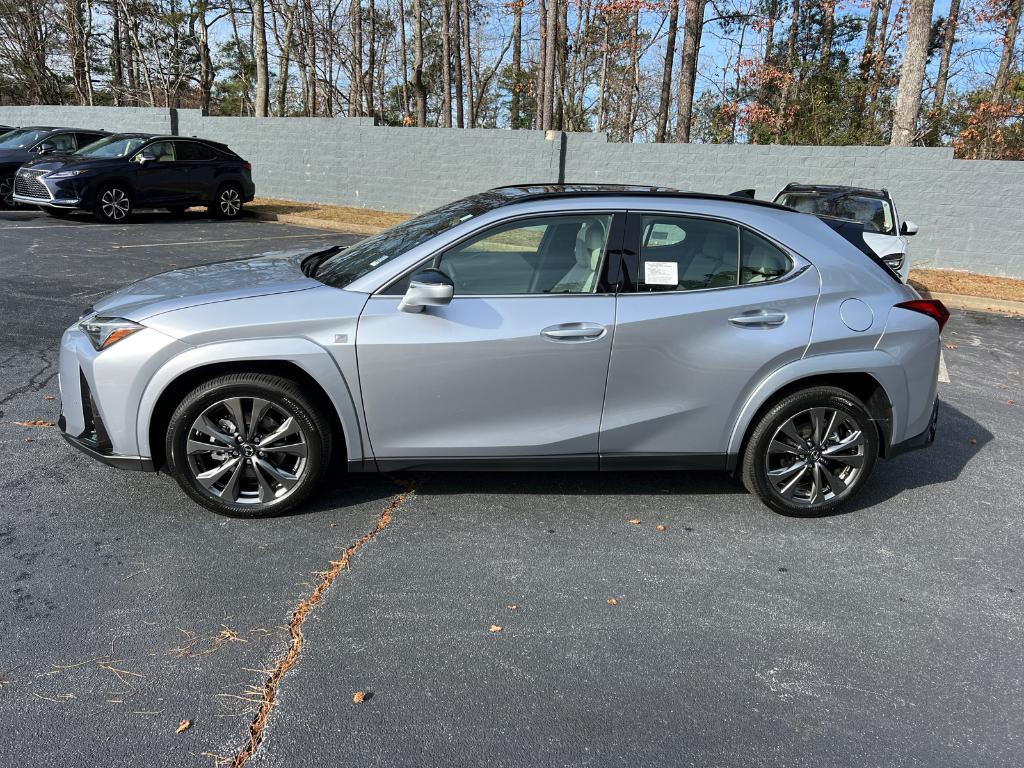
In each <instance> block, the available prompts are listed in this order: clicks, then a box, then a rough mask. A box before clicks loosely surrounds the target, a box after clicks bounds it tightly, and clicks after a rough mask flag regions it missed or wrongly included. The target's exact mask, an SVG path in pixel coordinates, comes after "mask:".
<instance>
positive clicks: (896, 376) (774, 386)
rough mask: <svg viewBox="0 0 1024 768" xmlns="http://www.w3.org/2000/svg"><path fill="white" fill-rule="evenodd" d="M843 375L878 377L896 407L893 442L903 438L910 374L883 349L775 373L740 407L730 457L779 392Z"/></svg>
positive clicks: (799, 363) (821, 358)
mask: <svg viewBox="0 0 1024 768" xmlns="http://www.w3.org/2000/svg"><path fill="white" fill-rule="evenodd" d="M843 373H867V374H869V375H871V376H873V377H874V378H875V380H876V381H877V382H878V383H879V384H880V385H881V386H882V389H884V390H885V394H886V396H887V397H888V398H889V402H890V403H891V404H892V435H893V439H894V440H895V439H896V437H897V436H898V435H902V434H903V429H904V425H903V419H904V414H905V413H906V412H907V403H908V399H909V396H908V387H907V376H906V373H905V371H904V370H903V367H902V366H901V365H900V363H899V361H897V360H896V358H894V357H893V356H892V355H890V354H888V353H887V352H884V351H882V350H880V349H871V350H863V351H857V352H838V353H830V354H826V355H812V356H810V357H804V358H801V359H800V360H795V361H793V362H792V363H788V364H787V365H784V366H782V367H781V368H777V369H776V370H774V371H773V372H772V373H770V374H769V375H768V376H767V377H765V378H764V380H762V381H761V383H760V384H759V385H758V386H757V387H756V388H755V389H754V391H753V392H752V393H751V394H750V396H749V397H748V398H747V400H746V401H745V402H743V404H742V405H740V407H739V409H738V410H737V412H736V414H735V416H734V418H733V421H732V423H733V427H732V433H731V436H730V438H729V456H730V457H735V456H738V455H739V452H740V449H741V448H742V447H743V438H744V437H745V436H746V434H747V431H748V430H749V428H750V426H751V421H752V420H753V418H754V415H755V414H756V413H757V412H758V410H759V409H760V408H761V406H763V405H764V404H765V403H766V402H768V401H769V400H770V399H771V398H772V397H773V396H774V395H775V393H776V392H779V391H780V390H782V389H783V388H784V387H786V386H788V385H790V384H792V383H794V382H796V381H800V380H801V379H807V378H811V377H814V376H823V375H835V374H843Z"/></svg>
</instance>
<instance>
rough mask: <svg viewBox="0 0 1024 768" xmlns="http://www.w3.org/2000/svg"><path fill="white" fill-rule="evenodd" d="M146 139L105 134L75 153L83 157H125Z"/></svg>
mask: <svg viewBox="0 0 1024 768" xmlns="http://www.w3.org/2000/svg"><path fill="white" fill-rule="evenodd" d="M147 141H148V139H146V138H144V137H142V136H107V137H106V138H103V139H100V140H99V141H94V142H93V143H92V144H87V145H86V146H84V147H82V148H81V149H80V150H78V151H77V152H75V154H76V155H81V156H83V157H127V156H128V155H130V154H131V153H132V152H134V151H135V150H136V149H138V148H139V147H141V146H142V145H143V144H145V143H146V142H147Z"/></svg>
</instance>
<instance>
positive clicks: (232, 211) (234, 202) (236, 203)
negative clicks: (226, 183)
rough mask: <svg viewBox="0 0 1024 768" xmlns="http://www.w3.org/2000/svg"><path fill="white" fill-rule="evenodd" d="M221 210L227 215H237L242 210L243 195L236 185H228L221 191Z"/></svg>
mask: <svg viewBox="0 0 1024 768" xmlns="http://www.w3.org/2000/svg"><path fill="white" fill-rule="evenodd" d="M219 205H220V212H221V213H222V214H224V215H225V216H235V215H237V214H238V212H239V211H240V210H242V196H241V195H240V194H238V190H237V189H235V188H234V187H227V188H226V189H225V190H224V191H222V192H221V193H220V200H219Z"/></svg>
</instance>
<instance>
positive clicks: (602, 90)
mask: <svg viewBox="0 0 1024 768" xmlns="http://www.w3.org/2000/svg"><path fill="white" fill-rule="evenodd" d="M602 16H603V19H602V21H603V24H604V38H603V39H602V42H601V77H600V81H599V84H598V96H597V130H598V132H599V133H603V132H604V131H605V130H606V122H607V119H608V59H609V56H610V53H609V50H608V48H609V45H608V37H609V26H610V20H609V18H608V12H607V11H604V12H602Z"/></svg>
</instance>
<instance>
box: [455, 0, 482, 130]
mask: <svg viewBox="0 0 1024 768" xmlns="http://www.w3.org/2000/svg"><path fill="white" fill-rule="evenodd" d="M455 2H456V3H457V2H459V0H455ZM471 22H472V16H471V14H470V6H469V0H462V51H463V55H464V56H465V58H466V64H465V66H464V68H463V72H465V75H466V113H467V117H468V121H467V125H469V127H470V128H476V117H477V115H476V110H477V106H478V104H477V99H476V98H474V90H473V45H472V42H473V36H472V35H471V34H470V32H471V31H472V27H471Z"/></svg>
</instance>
